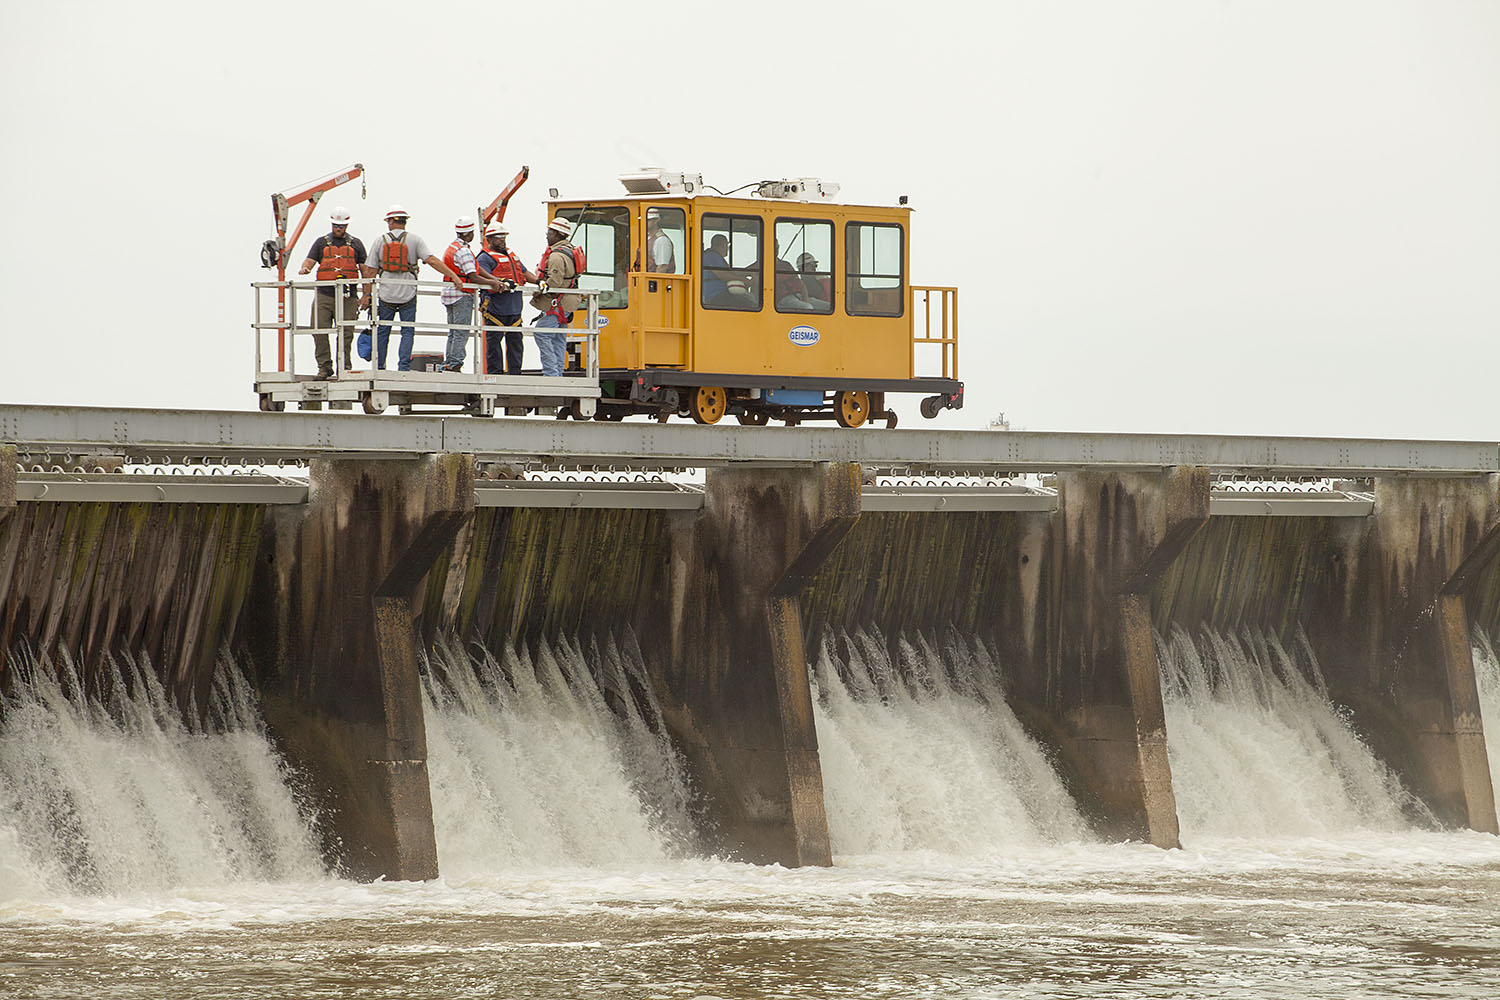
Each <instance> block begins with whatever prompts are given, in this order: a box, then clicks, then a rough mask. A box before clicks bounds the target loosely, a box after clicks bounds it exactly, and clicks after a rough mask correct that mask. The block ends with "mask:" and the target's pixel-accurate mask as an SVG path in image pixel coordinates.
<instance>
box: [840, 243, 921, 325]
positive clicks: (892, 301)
mask: <svg viewBox="0 0 1500 1000" xmlns="http://www.w3.org/2000/svg"><path fill="white" fill-rule="evenodd" d="M903 238H904V234H903V233H902V230H901V227H900V226H895V225H890V224H886V223H876V222H851V223H849V225H848V226H847V227H845V229H844V260H845V262H846V264H847V271H846V272H845V273H846V274H847V275H848V281H847V282H846V284H845V286H844V288H845V295H844V311H845V312H847V313H848V314H849V315H850V316H901V315H903V314H905V312H906V289H905V283H906V276H905V274H904V273H903V262H904V259H905V256H906V255H905V253H904V250H905V247H904V245H903Z"/></svg>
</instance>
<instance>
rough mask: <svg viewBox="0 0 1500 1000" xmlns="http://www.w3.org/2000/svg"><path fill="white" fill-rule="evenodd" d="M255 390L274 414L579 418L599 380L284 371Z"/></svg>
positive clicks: (266, 376) (588, 409)
mask: <svg viewBox="0 0 1500 1000" xmlns="http://www.w3.org/2000/svg"><path fill="white" fill-rule="evenodd" d="M255 391H256V393H258V394H259V396H260V398H261V400H262V406H263V407H265V404H266V402H267V401H269V403H270V406H269V407H265V408H267V409H270V410H273V411H279V410H282V409H285V408H286V407H287V406H288V405H291V406H292V407H293V408H296V409H300V410H321V409H324V408H325V407H326V408H327V409H330V410H352V409H356V408H358V409H361V410H363V411H364V412H365V413H383V412H385V410H386V409H387V408H388V407H395V408H396V409H398V410H399V411H400V412H402V413H411V412H413V411H414V410H415V409H416V408H417V407H422V408H424V409H427V410H432V409H447V410H450V411H451V412H453V413H463V414H468V415H472V416H478V417H489V416H493V415H494V414H495V413H497V412H504V411H505V409H507V408H513V409H515V408H519V409H523V410H529V409H536V408H540V407H562V406H567V407H570V408H572V407H576V409H575V410H574V412H576V413H577V414H578V415H579V416H580V417H592V416H593V415H594V412H595V408H596V407H597V406H598V399H599V383H598V380H597V379H595V380H592V381H591V380H589V379H588V378H587V377H586V376H585V373H583V372H576V373H572V374H569V375H561V376H548V375H541V374H532V375H483V374H475V373H473V372H446V371H410V372H392V371H383V370H376V371H366V370H355V371H347V372H342V373H341V374H339V376H338V377H337V378H331V379H320V378H314V377H312V376H309V375H292V374H288V373H286V372H264V373H262V374H261V376H260V377H259V378H258V379H256V383H255Z"/></svg>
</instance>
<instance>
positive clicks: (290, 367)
mask: <svg viewBox="0 0 1500 1000" xmlns="http://www.w3.org/2000/svg"><path fill="white" fill-rule="evenodd" d="M413 284H415V285H416V292H417V297H418V299H419V300H420V299H421V297H422V296H428V297H432V296H436V295H439V294H440V293H441V292H442V290H443V289H444V287H448V288H451V287H452V285H451V283H450V282H445V281H417V282H414V283H413ZM361 285H371V286H372V296H371V302H372V304H371V307H370V308H371V313H372V315H371V316H370V317H369V318H368V319H364V320H362V319H361V318H360V316H359V315H356V316H354V317H346V316H345V315H344V301H345V297H346V296H345V295H344V294H341V293H340V292H341V290H342V289H343V288H345V287H346V286H347V287H350V288H353V287H356V286H361ZM379 286H380V278H379V277H376V278H370V279H365V278H339V279H334V280H328V281H256V282H252V283H251V286H250V287H251V288H252V289H254V291H255V321H254V322H253V323H251V324H250V327H251V329H252V330H254V331H255V378H256V381H257V382H259V381H260V380H261V379H262V377H263V376H265V375H268V374H295V373H296V344H297V340H298V338H299V337H311V336H314V335H319V334H321V335H325V336H329V337H332V338H334V339H333V340H332V341H331V342H330V351H331V352H332V354H333V365H334V378H340V377H342V376H343V375H344V370H343V349H342V331H343V330H345V329H347V330H349V331H350V332H351V333H353V332H354V330H355V329H356V328H357V327H363V326H366V325H368V327H369V330H370V335H371V338H372V343H371V345H370V355H371V357H370V364H371V366H372V367H371V370H372V371H376V370H384V369H375V368H374V365H375V361H376V359H377V358H378V357H379V347H378V345H377V344H375V343H374V342H373V338H374V336H375V327H376V326H377V325H382V326H389V327H390V328H391V332H390V336H391V337H392V338H393V339H395V338H399V336H400V330H401V328H403V327H411V328H412V329H413V331H414V340H415V338H416V337H434V336H441V337H442V338H443V344H444V347H445V349H446V346H447V337H448V334H449V332H450V331H453V330H462V331H464V332H465V333H466V334H467V335H468V336H467V341H466V345H465V364H468V363H469V361H470V359H471V358H472V359H473V365H474V368H475V371H474V372H473V373H472V375H474V376H477V377H482V378H495V377H499V374H498V373H484V372H481V371H480V370H479V369H480V366H481V365H482V364H483V357H484V354H483V348H484V343H483V339H482V338H483V337H485V336H487V335H491V334H493V335H503V334H505V333H509V332H518V333H521V334H522V335H523V336H526V337H530V338H532V339H533V341H535V335H536V332H537V331H538V329H540V330H541V331H542V332H545V333H561V334H563V335H564V337H565V338H566V340H567V342H568V343H577V344H582V345H583V351H582V353H583V356H584V370H583V373H582V375H583V377H584V378H587V379H588V380H589V381H590V382H592V383H593V384H594V385H595V386H596V387H597V385H598V383H599V360H598V358H599V350H598V346H599V290H598V289H591V288H568V289H547V288H543V287H542V286H539V285H519V286H517V288H516V291H518V292H521V293H522V294H533V293H544V294H565V295H576V296H578V297H579V298H581V299H583V300H584V306H583V307H582V308H584V309H585V310H586V311H587V316H588V322H587V324H586V325H585V326H583V327H577V328H575V327H562V328H556V327H540V328H539V327H537V326H536V325H535V324H534V323H532V324H525V323H523V324H520V325H518V326H491V325H489V324H487V323H484V322H483V320H482V318H481V314H480V296H481V295H482V294H483V292H482V291H480V290H475V291H472V292H470V293H469V294H470V295H471V296H472V298H473V314H472V316H473V318H472V319H471V321H470V322H469V323H466V324H465V323H447V322H442V323H433V322H422V321H420V320H414V321H412V322H410V323H406V322H404V321H402V320H401V319H399V318H392V319H391V320H389V321H382V320H378V319H376V318H375V317H374V315H373V314H374V311H375V309H376V306H375V303H378V302H379V301H380V287H379ZM319 288H333V289H334V296H333V302H334V316H333V326H332V327H313V326H310V325H302V324H300V323H299V322H298V319H297V293H298V291H303V292H309V291H311V292H312V293H313V296H316V294H317V292H316V290H317V289H319ZM281 289H285V290H286V294H287V309H286V314H287V316H288V317H289V318H288V319H287V320H286V321H273V322H266V321H265V319H264V313H263V311H262V310H263V303H262V295H263V294H264V293H265V292H267V291H279V290H281ZM309 297H312V296H309ZM267 330H271V331H276V333H277V339H278V341H279V343H280V344H281V346H282V348H283V356H284V357H285V358H286V367H285V368H266V367H264V364H263V360H262V359H263V349H264V346H265V345H264V342H263V341H264V334H265V332H266V331H267ZM390 373H391V374H397V375H399V374H402V373H400V372H395V371H394V370H391V372H390ZM466 374H468V373H466ZM559 377H566V378H577V377H578V375H577V374H572V375H566V376H559Z"/></svg>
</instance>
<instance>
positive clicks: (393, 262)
mask: <svg viewBox="0 0 1500 1000" xmlns="http://www.w3.org/2000/svg"><path fill="white" fill-rule="evenodd" d="M386 236H388V237H390V238H389V239H385V238H382V239H381V246H380V269H381V270H382V271H385V272H391V271H405V272H406V273H407V274H416V273H417V269H416V268H415V267H414V266H412V263H411V254H410V251H408V250H407V248H406V232H405V231H404V230H403V231H402V232H399V233H396V234H395V235H391V234H390V233H386Z"/></svg>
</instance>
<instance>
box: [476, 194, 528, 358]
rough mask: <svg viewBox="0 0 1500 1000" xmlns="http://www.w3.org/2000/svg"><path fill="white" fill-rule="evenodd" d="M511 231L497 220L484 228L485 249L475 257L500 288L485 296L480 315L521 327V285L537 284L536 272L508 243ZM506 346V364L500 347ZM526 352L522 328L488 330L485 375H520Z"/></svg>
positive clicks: (499, 324)
mask: <svg viewBox="0 0 1500 1000" xmlns="http://www.w3.org/2000/svg"><path fill="white" fill-rule="evenodd" d="M508 235H510V231H509V230H508V229H506V228H505V227H504V226H502V225H500V224H499V223H498V222H496V223H491V224H490V225H488V226H485V227H484V243H485V246H484V249H483V250H482V251H480V253H479V255H478V256H477V257H476V258H475V263H476V264H477V265H478V267H479V272H480V273H481V274H487V275H490V276H492V277H494V278H495V279H496V280H497V281H498V282H499V283H500V289H499V290H498V291H493V292H491V293H489V294H488V295H486V296H484V297H483V298H484V301H483V303H482V305H481V315H482V316H483V318H484V325H485V326H493V327H519V326H520V325H521V292H520V286H521V285H524V284H530V283H535V281H536V275H535V274H532V273H531V272H530V271H528V270H527V269H526V267H525V265H524V264H522V263H521V259H520V258H519V257H517V256H516V255H515V254H513V253H511V251H510V249H509V248H508V247H507V246H506V245H505V238H506V237H507V236H508ZM502 343H503V344H504V347H505V358H504V362H505V363H504V365H503V366H502V365H501V356H500V354H501V352H500V348H501V345H502ZM525 351H526V336H525V334H523V333H522V332H521V331H520V330H519V329H508V330H505V331H503V332H502V331H501V330H495V331H494V332H488V331H486V334H485V338H484V371H485V374H486V375H499V374H502V373H504V374H507V375H519V374H521V362H522V360H523V359H524V355H525Z"/></svg>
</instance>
